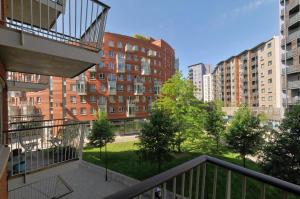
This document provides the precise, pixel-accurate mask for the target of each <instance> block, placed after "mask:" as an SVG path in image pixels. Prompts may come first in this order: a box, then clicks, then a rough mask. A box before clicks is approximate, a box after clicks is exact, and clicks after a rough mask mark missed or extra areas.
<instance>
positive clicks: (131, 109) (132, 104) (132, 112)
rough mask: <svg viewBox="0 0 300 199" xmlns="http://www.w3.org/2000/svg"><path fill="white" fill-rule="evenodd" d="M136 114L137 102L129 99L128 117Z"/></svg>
mask: <svg viewBox="0 0 300 199" xmlns="http://www.w3.org/2000/svg"><path fill="white" fill-rule="evenodd" d="M134 116H135V102H134V101H133V100H131V99H129V100H127V110H126V117H134Z"/></svg>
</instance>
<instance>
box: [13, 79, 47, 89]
mask: <svg viewBox="0 0 300 199" xmlns="http://www.w3.org/2000/svg"><path fill="white" fill-rule="evenodd" d="M48 87H49V85H48V84H40V83H30V82H18V81H12V80H7V88H8V91H25V92H36V91H41V90H45V89H47V88H48Z"/></svg>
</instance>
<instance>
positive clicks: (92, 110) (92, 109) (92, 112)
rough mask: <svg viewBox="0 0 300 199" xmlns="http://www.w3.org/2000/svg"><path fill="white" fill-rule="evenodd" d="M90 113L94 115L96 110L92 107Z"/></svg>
mask: <svg viewBox="0 0 300 199" xmlns="http://www.w3.org/2000/svg"><path fill="white" fill-rule="evenodd" d="M90 113H91V115H95V114H96V113H97V110H96V109H95V108H93V107H92V108H91V111H90Z"/></svg>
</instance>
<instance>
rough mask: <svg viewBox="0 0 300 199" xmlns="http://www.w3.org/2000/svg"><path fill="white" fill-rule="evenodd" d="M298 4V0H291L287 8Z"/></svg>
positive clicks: (290, 8) (299, 2)
mask: <svg viewBox="0 0 300 199" xmlns="http://www.w3.org/2000/svg"><path fill="white" fill-rule="evenodd" d="M299 4H300V0H294V1H291V3H289V10H292V9H293V8H295V7H296V6H298V5H299Z"/></svg>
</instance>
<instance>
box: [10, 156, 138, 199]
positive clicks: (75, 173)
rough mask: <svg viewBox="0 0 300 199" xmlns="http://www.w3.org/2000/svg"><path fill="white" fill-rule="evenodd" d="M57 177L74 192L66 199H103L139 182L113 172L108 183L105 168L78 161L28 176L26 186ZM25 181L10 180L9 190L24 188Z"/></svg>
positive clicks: (109, 174) (17, 178)
mask: <svg viewBox="0 0 300 199" xmlns="http://www.w3.org/2000/svg"><path fill="white" fill-rule="evenodd" d="M57 175H59V176H61V177H62V178H63V180H64V181H65V182H66V183H67V184H68V185H69V186H70V187H71V188H72V189H73V190H74V191H73V192H72V193H70V194H69V195H66V196H64V197H63V198H64V199H82V198H103V197H105V196H108V195H110V194H112V193H115V192H117V191H119V190H122V189H125V188H127V187H129V186H131V185H133V184H135V183H137V182H138V181H136V180H134V179H131V178H128V177H127V176H124V175H121V174H118V173H115V172H112V171H109V173H108V182H105V170H104V168H102V167H98V166H95V165H93V164H90V163H88V162H85V161H83V160H78V161H72V162H68V163H64V164H61V165H59V166H56V167H52V168H49V169H45V170H42V171H39V172H35V173H32V174H28V175H27V177H26V179H27V182H26V184H30V183H32V182H36V181H39V180H41V179H45V178H49V177H51V176H57ZM23 180H24V178H23V177H16V178H12V179H10V180H9V182H8V190H12V189H14V188H17V187H21V186H24V185H25V184H24V183H23ZM29 194H30V193H28V195H29ZM22 197H23V198H24V199H27V198H29V197H26V196H23V195H22Z"/></svg>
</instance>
